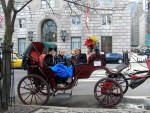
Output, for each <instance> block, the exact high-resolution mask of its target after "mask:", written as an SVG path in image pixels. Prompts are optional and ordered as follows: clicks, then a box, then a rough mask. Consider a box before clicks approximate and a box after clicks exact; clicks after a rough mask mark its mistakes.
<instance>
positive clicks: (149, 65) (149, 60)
mask: <svg viewBox="0 0 150 113" xmlns="http://www.w3.org/2000/svg"><path fill="white" fill-rule="evenodd" d="M146 63H147V67H148V69H149V70H150V58H148V59H147V61H146Z"/></svg>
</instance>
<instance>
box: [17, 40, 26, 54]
mask: <svg viewBox="0 0 150 113" xmlns="http://www.w3.org/2000/svg"><path fill="white" fill-rule="evenodd" d="M19 40H25V47H26V38H18V53H20V49H19V48H20V47H19V45H20V44H19ZM24 51H25V48H24ZM20 54H22V53H20Z"/></svg>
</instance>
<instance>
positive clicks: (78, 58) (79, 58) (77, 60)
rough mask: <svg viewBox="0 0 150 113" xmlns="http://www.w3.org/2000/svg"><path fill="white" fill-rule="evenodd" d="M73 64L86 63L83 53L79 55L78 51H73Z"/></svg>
mask: <svg viewBox="0 0 150 113" xmlns="http://www.w3.org/2000/svg"><path fill="white" fill-rule="evenodd" d="M75 53H76V55H75V59H74V60H75V64H85V63H86V62H87V57H86V54H85V53H81V50H80V49H78V48H77V49H76V50H75Z"/></svg>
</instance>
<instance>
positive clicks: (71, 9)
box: [68, 2, 73, 15]
mask: <svg viewBox="0 0 150 113" xmlns="http://www.w3.org/2000/svg"><path fill="white" fill-rule="evenodd" d="M68 6H69V8H70V11H71V13H70V15H71V14H72V12H73V10H72V8H71V6H70V3H69V2H68Z"/></svg>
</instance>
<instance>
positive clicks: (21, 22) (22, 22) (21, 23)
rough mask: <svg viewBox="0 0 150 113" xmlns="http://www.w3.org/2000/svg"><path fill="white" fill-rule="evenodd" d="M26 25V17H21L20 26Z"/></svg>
mask: <svg viewBox="0 0 150 113" xmlns="http://www.w3.org/2000/svg"><path fill="white" fill-rule="evenodd" d="M25 27H26V19H25V18H19V28H25Z"/></svg>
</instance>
